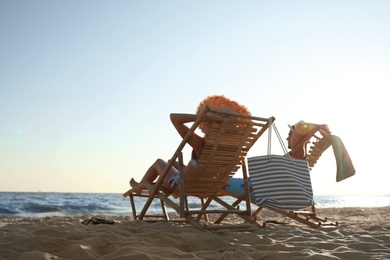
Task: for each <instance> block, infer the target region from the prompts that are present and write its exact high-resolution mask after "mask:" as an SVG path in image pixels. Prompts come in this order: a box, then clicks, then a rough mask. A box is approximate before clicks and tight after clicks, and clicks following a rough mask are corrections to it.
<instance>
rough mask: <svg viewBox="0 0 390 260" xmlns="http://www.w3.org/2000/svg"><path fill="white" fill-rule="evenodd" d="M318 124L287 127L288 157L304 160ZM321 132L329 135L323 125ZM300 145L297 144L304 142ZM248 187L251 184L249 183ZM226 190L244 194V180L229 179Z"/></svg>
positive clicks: (300, 124) (297, 124) (301, 123)
mask: <svg viewBox="0 0 390 260" xmlns="http://www.w3.org/2000/svg"><path fill="white" fill-rule="evenodd" d="M316 126H318V124H312V123H306V122H305V121H302V120H301V121H299V122H298V123H296V124H295V125H292V126H291V125H288V127H289V128H290V131H289V133H288V137H287V139H286V140H287V147H288V149H290V152H289V155H290V156H291V157H292V158H295V159H306V156H307V151H306V146H307V144H308V143H309V141H310V138H311V137H312V136H310V131H311V130H313V129H314V128H315V127H316ZM322 130H324V131H326V132H327V133H330V131H329V129H328V127H327V126H326V125H323V127H322ZM305 139H306V141H304V142H303V143H302V144H300V145H299V143H300V142H301V141H302V140H305ZM298 145H299V146H298ZM249 186H251V183H250V182H249ZM226 190H227V191H229V192H231V193H233V194H237V195H243V194H244V180H243V179H242V178H231V179H230V180H229V181H228V182H227V187H226ZM251 199H253V200H254V199H255V196H254V193H253V192H252V193H251Z"/></svg>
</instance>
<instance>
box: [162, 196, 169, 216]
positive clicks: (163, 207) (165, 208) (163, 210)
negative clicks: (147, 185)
mask: <svg viewBox="0 0 390 260" xmlns="http://www.w3.org/2000/svg"><path fill="white" fill-rule="evenodd" d="M160 204H161V211H162V214H163V215H164V219H165V220H166V221H169V216H168V213H167V207H165V203H164V201H163V200H162V199H161V198H160Z"/></svg>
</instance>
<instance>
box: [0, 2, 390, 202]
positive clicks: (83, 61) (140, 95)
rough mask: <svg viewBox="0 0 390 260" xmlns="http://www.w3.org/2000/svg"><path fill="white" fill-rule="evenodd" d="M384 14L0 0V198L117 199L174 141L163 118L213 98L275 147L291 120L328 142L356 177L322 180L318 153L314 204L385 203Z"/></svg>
mask: <svg viewBox="0 0 390 260" xmlns="http://www.w3.org/2000/svg"><path fill="white" fill-rule="evenodd" d="M389 12H390V1H387V0H385V1H376V0H370V1H368V0H367V1H357V0H351V1H290V0H286V1H261V0H256V1H245V0H244V1H225V0H224V1H217V0H216V1H130V0H127V1H99V0H97V1H88V0H87V1H38V0H37V1H6V0H0V35H1V40H0V191H32V192H35V191H48V192H109V193H123V192H125V191H126V190H127V189H128V188H129V184H128V181H129V180H130V178H131V177H134V178H135V179H136V180H140V179H141V177H142V176H143V174H144V172H145V171H146V169H147V168H148V166H149V165H150V164H151V163H153V162H154V161H155V159H157V158H163V159H169V158H170V157H171V156H172V155H173V152H174V151H175V150H176V148H177V146H178V145H179V143H180V137H179V135H178V134H177V133H176V131H175V129H174V128H173V126H172V125H171V123H170V120H169V114H170V113H172V112H179V113H194V112H195V109H196V107H197V105H198V103H199V102H200V101H201V100H202V99H203V98H205V97H206V96H208V95H214V94H223V95H225V96H227V97H229V98H231V99H234V100H236V101H238V102H240V103H242V104H244V105H246V106H247V107H248V108H249V109H250V110H251V111H252V114H253V115H256V116H261V117H269V116H275V117H276V125H277V127H278V129H279V131H280V133H281V134H282V136H283V139H285V138H286V137H287V134H288V127H287V124H294V123H296V122H297V121H299V120H305V121H307V122H312V123H320V124H324V123H326V124H328V125H329V127H330V129H331V131H332V133H333V134H335V135H338V136H339V137H341V138H342V140H343V141H344V144H345V145H346V148H347V149H348V151H349V154H350V156H351V158H352V160H353V163H354V166H355V168H356V171H357V172H356V175H355V176H353V177H351V178H349V179H347V180H345V181H342V182H340V183H336V181H335V179H336V166H335V160H334V157H333V152H332V150H331V149H329V150H327V151H326V152H325V154H324V155H323V157H322V158H321V159H320V161H319V162H318V164H317V165H316V166H315V168H314V170H313V172H312V182H313V190H314V193H315V194H316V195H327V194H331V195H332V194H348V195H353V194H358V195H365V194H390V192H389V190H390V189H389V188H388V186H389V183H390V170H389V167H387V162H388V161H389V152H388V148H389V147H390V141H389V137H388V136H387V131H388V130H389V129H390V123H389V119H388V116H387V114H388V111H390V101H389V94H388V93H387V92H388V91H386V89H388V88H389V85H390V16H389ZM266 141H267V137H266V136H263V137H262V139H261V140H260V141H259V142H258V143H257V144H256V145H255V147H253V149H252V150H251V151H250V154H249V156H257V155H264V154H266V152H267V148H266V145H265V144H266ZM273 148H275V149H274V150H273V151H274V153H275V154H281V151H280V149H278V146H277V145H273ZM185 152H186V153H185V154H184V158H185V160H188V159H189V151H185ZM239 175H240V173H237V176H239Z"/></svg>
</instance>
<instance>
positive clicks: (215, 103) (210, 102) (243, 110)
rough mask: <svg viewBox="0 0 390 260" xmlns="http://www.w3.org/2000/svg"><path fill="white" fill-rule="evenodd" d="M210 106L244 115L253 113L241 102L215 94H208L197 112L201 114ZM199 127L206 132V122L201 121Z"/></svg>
mask: <svg viewBox="0 0 390 260" xmlns="http://www.w3.org/2000/svg"><path fill="white" fill-rule="evenodd" d="M206 106H209V107H211V108H212V109H215V110H221V111H224V112H229V113H238V114H244V115H249V116H250V115H251V112H250V111H249V110H248V108H247V107H245V106H244V105H241V104H240V103H238V102H236V101H234V100H231V99H229V98H227V97H225V96H224V95H213V96H208V97H206V98H205V99H203V100H202V101H201V102H200V103H199V105H198V109H197V110H196V113H197V114H200V112H202V110H203V109H204V108H205V107H206ZM199 128H200V129H201V130H202V132H203V133H205V132H206V129H205V124H204V123H201V124H200V125H199Z"/></svg>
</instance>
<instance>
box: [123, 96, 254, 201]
mask: <svg viewBox="0 0 390 260" xmlns="http://www.w3.org/2000/svg"><path fill="white" fill-rule="evenodd" d="M206 106H209V107H211V108H212V109H214V110H222V111H224V112H230V113H238V114H245V115H250V114H251V113H250V112H249V110H248V109H247V108H246V107H245V106H243V105H241V104H239V103H238V102H236V101H233V100H231V99H229V98H227V97H225V96H223V95H213V96H208V97H207V98H205V99H204V100H203V101H202V102H200V104H199V106H198V108H197V112H196V114H171V115H170V119H171V121H172V124H173V126H174V127H175V128H176V130H177V132H178V133H179V134H180V136H181V137H182V138H184V137H185V136H186V134H187V133H188V131H189V130H190V128H189V127H188V126H186V123H190V122H194V121H195V120H196V118H197V117H198V114H199V113H200V112H202V110H203V109H204V108H205V107H206ZM199 128H200V129H201V130H202V132H203V133H204V134H205V135H204V137H201V136H199V135H198V134H196V133H193V134H192V136H191V138H190V139H189V140H188V142H187V143H188V144H189V145H190V146H191V147H192V155H191V160H190V162H189V163H188V165H187V166H186V167H185V170H184V174H188V173H189V172H191V170H192V169H193V168H194V167H196V165H197V161H198V158H199V157H200V155H201V153H202V151H203V147H204V145H205V139H206V138H207V130H208V122H201V124H200V125H199ZM167 164H168V162H167V161H164V160H163V159H157V160H156V161H155V162H154V163H153V164H152V165H151V166H150V167H149V169H148V170H147V171H146V173H145V175H144V176H143V178H142V180H143V181H146V182H148V183H153V182H154V181H155V180H156V179H157V177H158V176H160V175H161V174H162V172H163V171H164V169H165V167H166V166H167ZM177 166H178V163H177V162H175V164H174V166H173V167H172V168H171V169H170V170H169V172H168V174H167V177H166V178H165V179H164V181H163V185H164V186H165V187H166V188H167V189H168V190H173V189H174V187H175V185H176V184H177V182H178V174H179V170H178V167H177ZM130 186H131V187H132V189H130V190H129V191H127V192H126V193H125V194H123V196H127V195H128V194H130V193H132V192H135V193H139V192H141V191H142V189H144V187H143V185H142V184H140V183H139V182H136V181H135V180H134V179H133V178H131V180H130Z"/></svg>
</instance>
